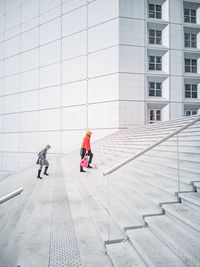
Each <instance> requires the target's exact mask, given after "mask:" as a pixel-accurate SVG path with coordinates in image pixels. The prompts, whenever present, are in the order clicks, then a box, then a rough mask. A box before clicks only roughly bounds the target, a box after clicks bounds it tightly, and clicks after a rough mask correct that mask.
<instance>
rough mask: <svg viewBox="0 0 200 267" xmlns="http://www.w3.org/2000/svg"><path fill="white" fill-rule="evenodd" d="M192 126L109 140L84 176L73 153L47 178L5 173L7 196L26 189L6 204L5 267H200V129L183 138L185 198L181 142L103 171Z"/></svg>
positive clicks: (0, 259)
mask: <svg viewBox="0 0 200 267" xmlns="http://www.w3.org/2000/svg"><path fill="white" fill-rule="evenodd" d="M190 120H191V119H187V120H186V119H183V120H181V119H180V120H175V121H172V122H171V123H170V122H166V123H160V124H157V125H152V126H151V125H148V126H144V127H137V128H135V130H133V129H131V130H130V129H127V130H121V131H119V132H117V133H115V134H113V135H111V136H108V137H106V138H103V139H102V140H100V141H99V142H96V143H95V144H93V152H94V155H95V156H94V162H93V167H94V168H93V169H87V172H86V173H80V172H79V160H80V159H79V151H75V152H74V153H70V154H68V155H65V156H59V157H56V158H52V159H51V160H50V168H49V172H50V175H49V176H48V177H47V176H45V177H43V178H44V179H42V180H39V179H36V173H37V166H31V167H29V168H27V169H25V170H23V171H21V172H19V173H16V174H13V175H10V176H8V177H6V178H3V177H1V178H0V197H2V196H4V195H6V194H8V193H10V192H12V191H14V190H16V189H17V188H19V187H22V186H23V188H24V191H23V193H22V194H21V195H19V196H17V197H15V198H13V199H11V200H9V201H8V202H5V203H3V204H1V205H0V236H1V238H0V267H17V266H20V267H53V266H55V267H62V266H63V267H68V266H69V267H71V266H77V267H79V266H84V267H94V266H99V267H110V266H113V265H114V266H116V267H132V266H139V267H143V266H150V267H152V266H156V267H165V266H166V267H172V266H174V267H175V266H176V267H177V266H180V267H181V266H183V267H184V266H189V267H190V266H195V267H197V266H200V258H199V254H198V251H199V249H200V241H199V238H197V236H198V237H199V236H200V228H199V225H200V193H199V192H196V191H197V190H198V188H199V183H200V180H199V174H200V167H199V158H198V156H199V153H200V144H199V139H198V138H197V137H198V136H199V132H200V127H199V125H196V126H195V127H194V128H193V131H192V130H191V129H188V130H187V131H185V132H184V134H182V136H181V138H182V139H181V140H182V141H183V142H184V143H182V145H181V146H180V162H179V163H180V166H179V167H180V172H179V174H180V188H181V193H179V194H177V191H178V183H177V181H178V180H177V162H176V149H177V147H176V142H174V141H172V142H168V144H167V145H166V144H162V145H160V146H159V147H157V148H156V149H155V150H154V151H151V152H150V153H149V154H148V155H145V156H144V157H141V159H140V160H137V161H135V162H134V163H131V164H128V165H127V166H125V167H123V168H121V169H119V170H118V171H117V172H116V173H114V174H112V175H110V177H109V178H108V177H104V176H103V175H102V173H103V171H105V170H106V169H108V168H110V167H112V166H114V165H115V164H116V163H118V162H120V161H121V160H123V159H125V158H126V157H127V156H130V155H132V154H134V153H137V152H138V151H139V150H141V149H144V148H145V147H146V146H147V145H149V144H152V143H154V142H155V141H157V140H159V139H160V138H161V137H163V136H165V135H166V134H169V133H170V132H172V131H174V130H175V129H177V128H178V127H181V126H183V125H184V124H185V123H187V122H188V121H190ZM197 126H198V127H197ZM154 133H155V135H154ZM191 134H192V135H191ZM191 136H193V137H194V138H191ZM152 137H153V138H152ZM119 142H120V144H121V145H119ZM123 144H124V145H123ZM163 203H164V204H163Z"/></svg>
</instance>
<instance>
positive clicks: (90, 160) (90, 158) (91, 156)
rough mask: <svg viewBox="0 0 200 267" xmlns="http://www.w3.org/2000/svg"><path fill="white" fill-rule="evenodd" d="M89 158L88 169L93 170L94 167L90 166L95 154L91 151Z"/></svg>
mask: <svg viewBox="0 0 200 267" xmlns="http://www.w3.org/2000/svg"><path fill="white" fill-rule="evenodd" d="M88 156H89V164H88V168H92V166H90V164H91V163H92V158H93V153H92V151H91V150H89V151H88Z"/></svg>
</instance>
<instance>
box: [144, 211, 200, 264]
mask: <svg viewBox="0 0 200 267" xmlns="http://www.w3.org/2000/svg"><path fill="white" fill-rule="evenodd" d="M145 220H146V222H147V224H148V226H149V227H150V228H151V229H153V231H156V233H157V234H158V235H159V236H160V237H162V238H163V240H165V242H167V243H168V244H169V245H170V246H171V247H172V249H175V250H176V251H178V252H179V254H180V256H183V257H186V258H187V259H188V260H190V261H191V262H193V263H194V262H198V263H199V262H200V253H199V251H200V240H199V239H198V238H197V237H195V236H194V235H193V234H191V232H189V231H187V230H185V229H183V228H181V227H179V225H178V224H175V223H174V221H173V220H171V219H169V218H168V217H167V216H166V215H162V216H155V217H147V218H146V219H145Z"/></svg>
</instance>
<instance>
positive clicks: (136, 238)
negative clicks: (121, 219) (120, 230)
mask: <svg viewBox="0 0 200 267" xmlns="http://www.w3.org/2000/svg"><path fill="white" fill-rule="evenodd" d="M127 235H128V237H129V239H130V242H131V243H132V245H133V247H135V248H136V250H137V251H138V253H139V254H140V256H141V257H142V258H143V260H144V261H145V262H146V263H147V266H155V267H166V263H167V266H170V267H183V266H186V265H185V264H184V262H183V261H182V260H181V259H180V258H179V257H178V256H177V255H176V254H174V253H173V252H172V251H171V250H170V249H169V247H167V246H166V245H165V244H164V243H163V242H162V241H161V240H160V239H159V238H158V237H157V236H156V235H154V234H153V233H152V232H151V231H150V230H149V229H148V228H141V229H135V230H131V231H127Z"/></svg>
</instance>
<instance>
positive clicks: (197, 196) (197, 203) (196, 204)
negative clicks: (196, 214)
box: [179, 192, 200, 211]
mask: <svg viewBox="0 0 200 267" xmlns="http://www.w3.org/2000/svg"><path fill="white" fill-rule="evenodd" d="M179 197H180V198H181V202H182V203H183V204H185V205H186V206H188V207H191V208H193V209H195V210H197V211H200V193H199V192H197V193H179Z"/></svg>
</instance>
